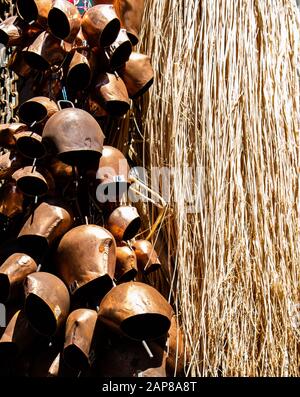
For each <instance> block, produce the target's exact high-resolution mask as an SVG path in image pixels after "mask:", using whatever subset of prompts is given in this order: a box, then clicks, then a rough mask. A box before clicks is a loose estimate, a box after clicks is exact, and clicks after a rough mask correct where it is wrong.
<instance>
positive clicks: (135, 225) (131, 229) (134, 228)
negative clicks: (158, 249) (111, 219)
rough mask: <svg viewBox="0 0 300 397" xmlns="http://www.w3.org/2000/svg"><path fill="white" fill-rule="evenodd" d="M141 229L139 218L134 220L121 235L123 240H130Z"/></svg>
mask: <svg viewBox="0 0 300 397" xmlns="http://www.w3.org/2000/svg"><path fill="white" fill-rule="evenodd" d="M140 227H141V218H140V217H137V218H135V219H134V220H133V221H132V222H130V224H129V225H128V226H127V228H126V230H125V233H124V235H123V240H125V241H126V240H131V239H132V238H133V237H134V236H135V235H136V234H137V233H138V231H139V229H140Z"/></svg>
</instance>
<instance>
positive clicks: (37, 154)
mask: <svg viewBox="0 0 300 397" xmlns="http://www.w3.org/2000/svg"><path fill="white" fill-rule="evenodd" d="M17 148H18V150H19V152H20V153H22V154H23V156H25V157H29V158H31V159H35V158H37V159H40V158H42V157H44V156H45V154H46V149H45V147H44V145H43V144H42V143H41V142H39V141H37V140H36V139H34V138H32V137H29V136H24V137H22V138H19V139H18V141H17Z"/></svg>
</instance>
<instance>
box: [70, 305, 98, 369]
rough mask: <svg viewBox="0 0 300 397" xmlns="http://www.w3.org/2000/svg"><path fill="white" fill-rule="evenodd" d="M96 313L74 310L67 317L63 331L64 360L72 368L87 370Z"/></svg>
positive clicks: (86, 310) (87, 310)
mask: <svg viewBox="0 0 300 397" xmlns="http://www.w3.org/2000/svg"><path fill="white" fill-rule="evenodd" d="M96 321H97V312H96V311H95V310H89V309H77V310H74V311H73V312H72V313H71V314H70V315H69V317H68V319H67V323H66V330H65V343H64V350H63V355H64V360H65V362H66V363H67V364H68V365H69V366H70V367H72V368H74V369H77V370H79V371H82V370H84V369H87V368H89V366H90V360H89V354H90V349H91V344H92V340H93V335H94V330H95V325H96Z"/></svg>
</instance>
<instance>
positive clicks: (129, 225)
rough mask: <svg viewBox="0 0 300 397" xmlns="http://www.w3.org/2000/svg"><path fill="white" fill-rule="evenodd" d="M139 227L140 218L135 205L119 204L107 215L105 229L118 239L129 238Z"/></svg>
mask: <svg viewBox="0 0 300 397" xmlns="http://www.w3.org/2000/svg"><path fill="white" fill-rule="evenodd" d="M140 227H141V218H140V216H139V214H138V211H137V209H136V208H135V207H130V206H121V207H118V208H116V209H115V210H114V211H113V212H112V213H111V214H110V215H109V217H108V220H107V229H108V230H109V231H110V232H111V233H112V235H113V236H114V237H115V239H116V240H118V241H122V240H124V241H126V240H131V239H132V238H133V237H134V236H135V235H136V234H137V233H138V231H139V229H140Z"/></svg>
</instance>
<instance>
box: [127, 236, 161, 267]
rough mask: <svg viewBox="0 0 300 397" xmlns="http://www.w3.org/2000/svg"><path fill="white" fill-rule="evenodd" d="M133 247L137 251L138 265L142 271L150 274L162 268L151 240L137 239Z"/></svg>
mask: <svg viewBox="0 0 300 397" xmlns="http://www.w3.org/2000/svg"><path fill="white" fill-rule="evenodd" d="M132 248H133V250H134V252H135V253H136V257H137V263H138V267H139V269H140V270H141V271H142V272H144V273H146V274H149V273H152V272H154V271H156V270H158V269H160V268H161V263H160V260H159V257H158V255H157V253H156V251H155V249H154V247H153V245H152V244H151V243H150V241H147V240H136V241H135V242H134V243H133V244H132Z"/></svg>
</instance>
